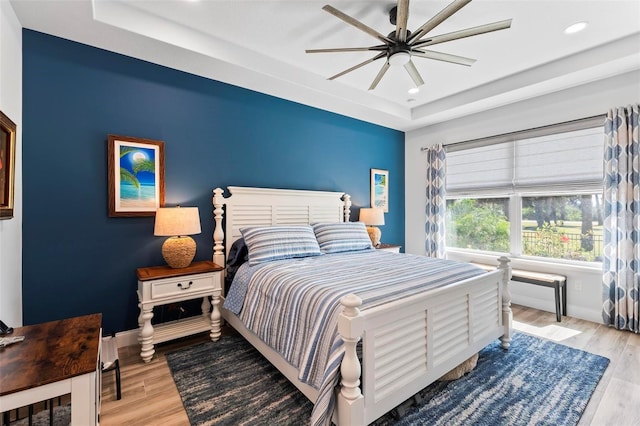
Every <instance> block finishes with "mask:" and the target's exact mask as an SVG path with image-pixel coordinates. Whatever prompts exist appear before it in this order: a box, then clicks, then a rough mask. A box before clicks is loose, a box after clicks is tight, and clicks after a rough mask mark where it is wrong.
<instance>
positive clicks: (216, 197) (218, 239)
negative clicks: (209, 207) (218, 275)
mask: <svg viewBox="0 0 640 426" xmlns="http://www.w3.org/2000/svg"><path fill="white" fill-rule="evenodd" d="M223 205H224V197H223V196H222V189H220V188H216V189H214V190H213V220H214V221H215V229H214V230H213V242H214V245H213V263H215V264H216V265H219V266H222V267H224V266H225V261H224V257H225V256H224V245H223V244H222V242H223V241H224V231H223V230H222V213H223V210H222V206H223Z"/></svg>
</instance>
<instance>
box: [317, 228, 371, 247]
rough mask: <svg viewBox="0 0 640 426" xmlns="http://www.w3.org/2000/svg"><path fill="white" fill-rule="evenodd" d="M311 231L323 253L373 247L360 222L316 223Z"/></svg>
mask: <svg viewBox="0 0 640 426" xmlns="http://www.w3.org/2000/svg"><path fill="white" fill-rule="evenodd" d="M313 232H315V234H316V239H317V240H318V244H320V250H322V252H323V253H340V252H344V251H359V250H370V249H373V245H371V239H370V238H369V234H368V233H367V228H366V227H365V226H364V223H362V222H336V223H316V224H315V225H313Z"/></svg>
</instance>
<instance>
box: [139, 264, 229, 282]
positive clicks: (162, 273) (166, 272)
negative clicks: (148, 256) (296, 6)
mask: <svg viewBox="0 0 640 426" xmlns="http://www.w3.org/2000/svg"><path fill="white" fill-rule="evenodd" d="M223 269H224V268H223V267H222V266H219V265H216V264H215V263H213V262H212V261H210V260H203V261H200V262H193V263H192V264H191V265H189V266H187V267H186V268H172V267H170V266H167V265H164V266H150V267H147V268H138V269H137V271H136V273H137V275H138V279H139V280H140V281H149V280H157V279H162V278H171V277H181V276H183V275H191V274H202V273H205V272H217V271H222V270H223Z"/></svg>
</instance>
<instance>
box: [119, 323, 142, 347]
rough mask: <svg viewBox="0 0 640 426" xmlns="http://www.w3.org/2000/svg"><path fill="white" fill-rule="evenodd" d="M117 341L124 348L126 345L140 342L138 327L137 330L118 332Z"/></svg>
mask: <svg viewBox="0 0 640 426" xmlns="http://www.w3.org/2000/svg"><path fill="white" fill-rule="evenodd" d="M116 343H117V344H118V347H119V348H123V347H125V346H133V345H137V344H139V343H138V329H137V328H136V329H135V330H126V331H121V332H119V333H116Z"/></svg>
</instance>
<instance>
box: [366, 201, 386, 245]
mask: <svg viewBox="0 0 640 426" xmlns="http://www.w3.org/2000/svg"><path fill="white" fill-rule="evenodd" d="M360 222H364V224H365V225H367V233H368V234H369V238H371V244H373V246H374V247H378V245H380V237H382V231H380V228H378V227H377V226H376V225H384V210H383V209H381V208H378V207H363V208H361V209H360Z"/></svg>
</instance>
